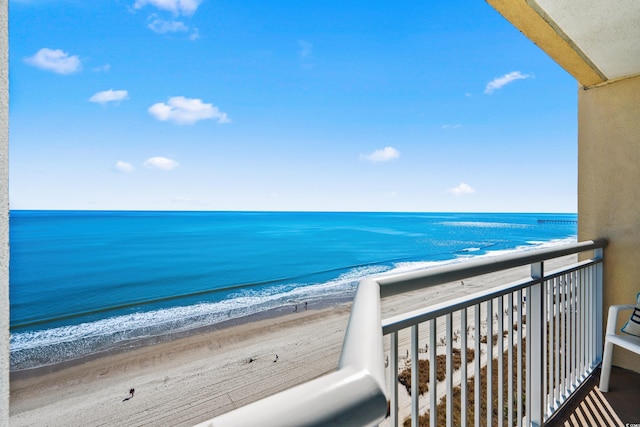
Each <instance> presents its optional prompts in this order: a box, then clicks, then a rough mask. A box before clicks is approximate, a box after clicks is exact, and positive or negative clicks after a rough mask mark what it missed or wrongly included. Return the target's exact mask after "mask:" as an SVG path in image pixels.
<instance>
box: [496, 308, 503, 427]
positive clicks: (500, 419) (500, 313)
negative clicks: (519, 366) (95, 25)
mask: <svg viewBox="0 0 640 427" xmlns="http://www.w3.org/2000/svg"><path fill="white" fill-rule="evenodd" d="M497 314H498V316H497V317H498V324H497V325H496V326H497V327H496V333H497V334H498V355H497V356H498V426H499V427H502V426H503V425H504V383H503V381H504V375H503V369H504V334H503V331H504V296H500V297H498V312H497Z"/></svg>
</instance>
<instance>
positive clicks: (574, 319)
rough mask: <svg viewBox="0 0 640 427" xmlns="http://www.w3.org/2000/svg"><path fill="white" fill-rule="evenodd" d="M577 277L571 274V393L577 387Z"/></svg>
mask: <svg viewBox="0 0 640 427" xmlns="http://www.w3.org/2000/svg"><path fill="white" fill-rule="evenodd" d="M577 280H578V278H577V276H576V272H575V271H573V272H571V327H572V329H571V391H573V390H575V389H576V388H577V386H578V375H577V369H576V366H577V363H576V348H577V346H576V341H577V334H578V327H577V319H578V313H577V309H578V304H577V295H578V294H577V292H576V289H577Z"/></svg>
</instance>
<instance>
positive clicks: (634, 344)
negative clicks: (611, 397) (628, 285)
mask: <svg viewBox="0 0 640 427" xmlns="http://www.w3.org/2000/svg"><path fill="white" fill-rule="evenodd" d="M635 308H636V306H635V305H633V304H629V305H612V306H611V307H609V317H608V318H607V334H606V335H605V337H604V355H603V357H602V368H601V371H600V386H599V388H600V391H601V392H607V391H609V377H610V375H611V358H612V353H613V346H614V345H618V346H620V347H622V348H626V349H627V350H629V351H632V352H634V353H637V354H640V337H636V336H634V335H629V334H625V333H619V334H616V329H617V328H616V325H617V321H618V313H619V312H621V311H626V310H633V309H635Z"/></svg>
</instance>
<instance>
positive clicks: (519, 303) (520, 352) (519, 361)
mask: <svg viewBox="0 0 640 427" xmlns="http://www.w3.org/2000/svg"><path fill="white" fill-rule="evenodd" d="M522 293H523V292H522V289H518V292H517V293H516V296H517V300H518V301H517V302H516V304H517V309H518V323H517V325H518V357H517V359H516V360H517V365H518V366H517V368H518V375H517V377H518V378H517V379H518V382H517V384H516V385H517V389H518V399H517V401H516V402H517V404H518V427H522V418H523V416H524V414H523V411H522V381H523V380H524V378H523V375H522V358H523V357H524V356H523V353H524V348H522V297H523V295H522ZM476 425H477V424H476Z"/></svg>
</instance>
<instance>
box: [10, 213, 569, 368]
mask: <svg viewBox="0 0 640 427" xmlns="http://www.w3.org/2000/svg"><path fill="white" fill-rule="evenodd" d="M540 220H559V221H553V222H545V221H540ZM576 220H577V216H576V215H575V214H496V213H492V214H488V213H481V214H472V213H464V214H462V213H324V212H323V213H310V212H116V211H108V212H100V211H11V216H10V245H11V247H10V257H11V258H10V307H11V313H10V316H11V369H12V370H19V369H27V368H32V367H37V366H43V365H49V364H54V363H59V362H63V361H67V360H70V359H75V358H78V357H82V356H86V355H89V354H93V353H98V352H102V351H106V350H109V349H111V348H114V347H115V346H121V345H126V344H127V343H130V342H132V341H134V340H138V339H140V338H147V337H153V336H162V335H166V334H168V333H173V332H181V331H188V330H190V329H194V328H198V327H202V326H208V325H212V324H215V323H219V322H222V321H225V320H229V319H235V318H240V317H244V316H247V315H251V314H255V313H259V312H262V311H265V310H269V309H273V308H278V307H283V306H292V305H294V304H301V303H303V302H308V303H309V304H311V305H313V304H314V303H315V302H318V301H321V300H327V299H330V298H348V297H350V296H352V295H353V292H354V290H355V287H356V285H357V283H358V281H359V280H360V279H361V278H363V277H365V276H367V275H376V274H385V273H387V274H388V273H389V272H400V271H411V270H417V269H422V268H429V267H432V266H436V265H442V264H446V263H452V262H460V261H463V260H465V259H468V258H475V257H483V256H494V255H497V254H501V253H505V252H513V251H525V250H531V249H535V248H540V247H546V246H553V245H560V244H565V243H569V242H573V241H575V240H576V234H577V224H576Z"/></svg>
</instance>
